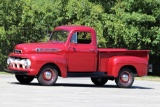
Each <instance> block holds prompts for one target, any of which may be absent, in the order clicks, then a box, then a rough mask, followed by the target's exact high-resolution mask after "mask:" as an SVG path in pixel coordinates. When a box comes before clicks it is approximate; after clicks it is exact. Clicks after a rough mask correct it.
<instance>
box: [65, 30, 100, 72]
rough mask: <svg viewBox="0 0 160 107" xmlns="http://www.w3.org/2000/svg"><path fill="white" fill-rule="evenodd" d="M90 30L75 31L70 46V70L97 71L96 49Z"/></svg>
mask: <svg viewBox="0 0 160 107" xmlns="http://www.w3.org/2000/svg"><path fill="white" fill-rule="evenodd" d="M91 36H92V35H91V33H90V32H74V33H73V35H72V37H71V39H70V44H69V48H68V68H69V72H94V71H96V65H97V64H96V63H97V61H96V59H97V56H96V49H95V46H94V45H93V44H92V42H93V41H92V37H91Z"/></svg>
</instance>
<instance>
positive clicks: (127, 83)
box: [115, 68, 134, 88]
mask: <svg viewBox="0 0 160 107" xmlns="http://www.w3.org/2000/svg"><path fill="white" fill-rule="evenodd" d="M115 82H116V84H117V86H118V87H120V88H129V87H131V86H132V84H133V82H134V74H133V71H132V70H131V69H129V68H123V69H121V70H120V72H119V75H118V77H117V78H116V79H115Z"/></svg>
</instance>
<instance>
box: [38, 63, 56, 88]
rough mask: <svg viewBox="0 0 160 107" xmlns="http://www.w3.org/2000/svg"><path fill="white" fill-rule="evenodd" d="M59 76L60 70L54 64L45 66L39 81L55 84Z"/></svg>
mask: <svg viewBox="0 0 160 107" xmlns="http://www.w3.org/2000/svg"><path fill="white" fill-rule="evenodd" d="M57 78H58V71H57V69H56V68H55V67H54V66H51V65H46V66H44V67H43V68H42V69H41V70H40V73H39V75H38V78H37V79H38V81H39V83H40V84H41V85H44V86H52V85H54V84H55V82H56V81H57Z"/></svg>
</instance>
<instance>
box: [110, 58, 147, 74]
mask: <svg viewBox="0 0 160 107" xmlns="http://www.w3.org/2000/svg"><path fill="white" fill-rule="evenodd" d="M125 66H130V67H134V68H135V69H136V71H135V72H137V76H145V75H147V69H148V60H147V59H145V58H141V57H135V56H115V57H111V58H110V59H109V61H108V75H109V76H114V77H117V76H118V73H119V71H120V69H121V68H122V67H125Z"/></svg>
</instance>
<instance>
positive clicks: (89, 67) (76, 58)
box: [8, 26, 149, 77]
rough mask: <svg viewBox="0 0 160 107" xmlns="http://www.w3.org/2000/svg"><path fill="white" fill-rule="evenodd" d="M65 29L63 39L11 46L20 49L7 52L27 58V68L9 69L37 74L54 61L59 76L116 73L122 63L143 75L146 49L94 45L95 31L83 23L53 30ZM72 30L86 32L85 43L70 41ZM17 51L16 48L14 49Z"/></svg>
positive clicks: (115, 74)
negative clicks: (86, 41) (76, 73)
mask: <svg viewBox="0 0 160 107" xmlns="http://www.w3.org/2000/svg"><path fill="white" fill-rule="evenodd" d="M61 30H64V31H67V32H68V37H67V38H66V40H65V41H63V42H59V41H49V42H43V43H25V44H19V45H17V46H16V47H15V49H17V50H22V53H11V54H10V55H9V56H10V57H14V58H20V59H21V58H22V59H23V58H27V59H30V61H31V66H30V68H26V69H23V68H22V67H20V68H13V67H12V66H10V65H12V64H9V65H8V69H9V70H14V71H16V70H17V71H19V70H20V71H26V72H28V75H35V76H36V75H38V73H39V71H40V69H41V68H42V67H43V66H44V65H45V64H54V65H56V66H57V67H58V68H59V70H60V73H61V75H60V76H61V77H67V73H68V72H78V73H79V72H81V73H84V72H106V73H107V75H106V76H112V77H117V76H118V73H119V71H120V69H121V68H122V67H125V66H127V67H132V68H134V69H135V72H136V73H137V76H145V75H147V68H148V52H149V51H148V50H127V49H110V48H109V49H104V48H100V49H98V48H97V39H96V32H95V30H94V29H93V28H91V27H87V26H59V27H56V28H55V29H54V31H61ZM75 32H89V34H91V39H92V41H91V42H90V43H89V44H76V43H71V38H72V35H73V34H74V33H75ZM18 52H20V51H18Z"/></svg>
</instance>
